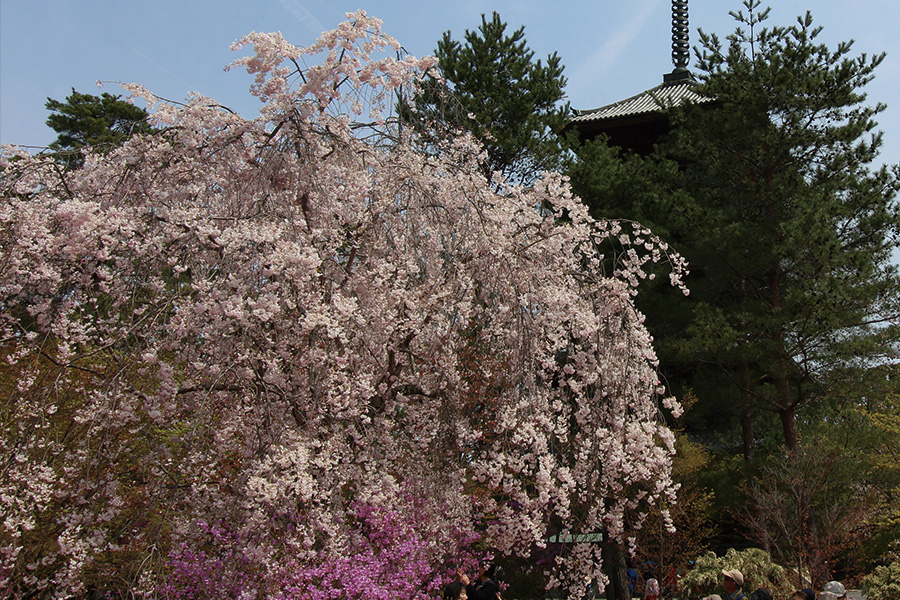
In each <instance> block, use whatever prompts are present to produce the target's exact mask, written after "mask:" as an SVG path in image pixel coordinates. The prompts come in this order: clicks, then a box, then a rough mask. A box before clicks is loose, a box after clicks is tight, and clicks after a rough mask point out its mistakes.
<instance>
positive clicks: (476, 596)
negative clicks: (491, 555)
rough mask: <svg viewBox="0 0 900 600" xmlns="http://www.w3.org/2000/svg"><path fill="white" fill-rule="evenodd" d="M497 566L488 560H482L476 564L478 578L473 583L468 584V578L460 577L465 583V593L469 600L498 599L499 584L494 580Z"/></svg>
mask: <svg viewBox="0 0 900 600" xmlns="http://www.w3.org/2000/svg"><path fill="white" fill-rule="evenodd" d="M496 574H497V565H495V564H494V563H493V562H492V561H490V560H483V561H481V562H480V563H479V564H478V576H477V577H476V579H475V581H473V582H471V583H469V580H468V577H465V576H462V577H463V579H462V581H463V582H464V583H466V584H467V585H466V593H467V594H468V597H469V600H498V599H499V597H500V584H499V583H497V580H496V579H495V577H496Z"/></svg>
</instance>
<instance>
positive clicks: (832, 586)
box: [822, 581, 847, 600]
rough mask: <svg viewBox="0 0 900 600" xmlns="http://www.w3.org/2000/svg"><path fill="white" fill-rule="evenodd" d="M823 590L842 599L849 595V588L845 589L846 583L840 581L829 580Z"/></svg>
mask: <svg viewBox="0 0 900 600" xmlns="http://www.w3.org/2000/svg"><path fill="white" fill-rule="evenodd" d="M822 591H823V592H828V593H830V594H834V595H835V596H836V597H838V598H841V599H842V600H843V599H844V598H846V597H847V590H845V589H844V584H843V583H841V582H840V581H829V582H828V583H826V584H825V587H824V588H822Z"/></svg>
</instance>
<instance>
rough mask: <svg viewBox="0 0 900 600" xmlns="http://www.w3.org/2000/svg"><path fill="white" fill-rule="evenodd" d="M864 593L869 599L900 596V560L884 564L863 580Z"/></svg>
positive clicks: (885, 599)
mask: <svg viewBox="0 0 900 600" xmlns="http://www.w3.org/2000/svg"><path fill="white" fill-rule="evenodd" d="M862 589H863V593H864V594H865V595H866V598H868V599H869V600H896V599H897V598H900V562H894V563H891V564H890V565H882V566H879V567H876V568H875V571H873V572H872V573H870V574H869V575H868V576H866V577H864V578H863V580H862Z"/></svg>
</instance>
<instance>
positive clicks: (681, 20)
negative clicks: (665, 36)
mask: <svg viewBox="0 0 900 600" xmlns="http://www.w3.org/2000/svg"><path fill="white" fill-rule="evenodd" d="M689 40H690V28H689V26H688V0H672V64H673V65H675V70H674V71H672V72H671V73H670V74H668V75H665V76H664V77H663V81H665V82H669V81H680V80H682V79H690V78H691V73H690V71H688V68H687V66H688V61H689V60H690V57H691V53H690V42H689Z"/></svg>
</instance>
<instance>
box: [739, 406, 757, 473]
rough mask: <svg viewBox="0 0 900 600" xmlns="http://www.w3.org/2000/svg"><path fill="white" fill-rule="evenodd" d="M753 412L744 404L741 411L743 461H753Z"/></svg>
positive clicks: (754, 444)
mask: <svg viewBox="0 0 900 600" xmlns="http://www.w3.org/2000/svg"><path fill="white" fill-rule="evenodd" d="M753 437H754V430H753V414H752V413H751V412H750V407H749V406H745V407H744V410H743V411H741V439H742V440H743V442H744V462H748V463H749V462H753V457H754V455H755V454H756V442H755V441H754V440H753Z"/></svg>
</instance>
